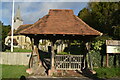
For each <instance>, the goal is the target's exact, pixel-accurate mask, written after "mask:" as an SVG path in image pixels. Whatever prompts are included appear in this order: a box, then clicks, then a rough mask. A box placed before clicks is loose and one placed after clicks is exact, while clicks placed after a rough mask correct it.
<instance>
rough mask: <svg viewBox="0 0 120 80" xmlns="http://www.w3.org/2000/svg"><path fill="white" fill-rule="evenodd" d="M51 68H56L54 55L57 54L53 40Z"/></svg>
mask: <svg viewBox="0 0 120 80" xmlns="http://www.w3.org/2000/svg"><path fill="white" fill-rule="evenodd" d="M51 53H52V54H51V69H53V68H54V55H55V52H54V44H53V42H51Z"/></svg>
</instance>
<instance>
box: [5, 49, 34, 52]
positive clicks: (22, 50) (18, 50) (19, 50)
mask: <svg viewBox="0 0 120 80" xmlns="http://www.w3.org/2000/svg"><path fill="white" fill-rule="evenodd" d="M5 52H11V51H10V50H6V51H5ZM13 52H32V50H27V49H20V48H14V49H13Z"/></svg>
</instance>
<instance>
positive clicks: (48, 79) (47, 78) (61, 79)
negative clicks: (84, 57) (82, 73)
mask: <svg viewBox="0 0 120 80" xmlns="http://www.w3.org/2000/svg"><path fill="white" fill-rule="evenodd" d="M27 80H120V78H113V79H90V78H87V77H85V78H80V77H74V78H55V77H54V78H49V77H46V78H45V77H44V78H42V77H41V78H36V77H33V78H29V79H27Z"/></svg>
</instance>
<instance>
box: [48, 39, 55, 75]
mask: <svg viewBox="0 0 120 80" xmlns="http://www.w3.org/2000/svg"><path fill="white" fill-rule="evenodd" d="M54 43H55V41H54V40H52V41H51V69H50V70H49V72H48V75H50V76H52V75H53V73H54V72H55V66H54V61H55V60H54V57H55V52H54Z"/></svg>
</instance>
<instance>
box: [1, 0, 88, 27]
mask: <svg viewBox="0 0 120 80" xmlns="http://www.w3.org/2000/svg"><path fill="white" fill-rule="evenodd" d="M52 1H53V0H52ZM87 3H88V2H15V13H16V10H17V8H18V5H19V6H20V11H21V16H22V19H23V21H24V24H33V23H35V22H36V21H37V20H38V19H39V18H42V17H43V16H45V15H46V14H47V13H48V11H49V9H72V10H73V11H74V14H75V15H78V13H79V11H80V10H82V9H83V8H85V7H87ZM0 4H1V3H0ZM1 13H2V16H1V17H2V18H1V19H0V20H1V21H2V22H3V23H4V24H5V25H11V18H12V2H7V1H6V2H2V6H1V7H0V14H1Z"/></svg>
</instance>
